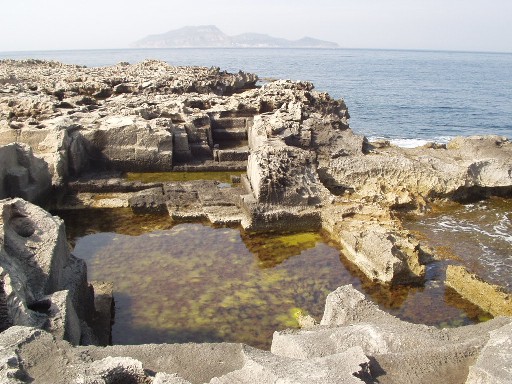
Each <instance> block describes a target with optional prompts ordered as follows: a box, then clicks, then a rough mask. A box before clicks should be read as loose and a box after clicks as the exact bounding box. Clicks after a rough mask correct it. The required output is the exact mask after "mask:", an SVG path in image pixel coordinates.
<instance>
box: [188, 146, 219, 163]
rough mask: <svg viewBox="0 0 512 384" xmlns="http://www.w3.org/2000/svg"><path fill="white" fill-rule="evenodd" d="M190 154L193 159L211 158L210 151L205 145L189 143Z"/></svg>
mask: <svg viewBox="0 0 512 384" xmlns="http://www.w3.org/2000/svg"><path fill="white" fill-rule="evenodd" d="M189 146H190V153H191V154H192V156H194V157H195V158H199V159H209V160H211V159H212V158H213V155H212V149H211V148H210V146H209V145H208V144H207V143H189Z"/></svg>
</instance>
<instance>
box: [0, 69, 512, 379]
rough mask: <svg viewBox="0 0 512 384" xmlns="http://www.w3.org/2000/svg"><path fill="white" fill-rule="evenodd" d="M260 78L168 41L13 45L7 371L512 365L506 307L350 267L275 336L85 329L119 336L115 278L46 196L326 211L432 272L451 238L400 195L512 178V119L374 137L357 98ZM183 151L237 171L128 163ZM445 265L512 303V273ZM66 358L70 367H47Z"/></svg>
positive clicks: (213, 208)
mask: <svg viewBox="0 0 512 384" xmlns="http://www.w3.org/2000/svg"><path fill="white" fill-rule="evenodd" d="M257 81H258V78H257V76H256V75H253V74H247V73H243V72H239V73H237V74H230V73H226V72H223V71H220V70H219V69H218V68H199V67H172V66H170V65H168V64H166V63H163V62H158V61H145V62H142V63H139V64H135V65H130V64H128V63H120V64H118V65H116V66H112V67H103V68H85V67H80V66H75V65H65V64H61V63H57V62H46V61H38V60H27V61H11V60H6V61H1V62H0V145H1V146H0V160H1V162H0V178H1V179H2V183H1V184H0V198H1V199H4V200H1V201H0V205H1V207H2V225H1V230H2V234H3V235H2V249H1V253H2V255H1V256H2V257H1V263H0V268H1V271H0V276H1V278H2V281H3V295H2V297H0V298H1V300H0V304H1V305H0V309H1V310H2V311H3V313H2V315H1V316H0V318H1V319H2V320H3V322H2V329H5V331H4V332H2V334H0V339H2V342H1V343H0V345H2V346H3V349H2V351H3V352H2V355H3V356H4V360H3V361H4V362H5V363H4V364H3V366H2V368H1V369H0V375H3V377H4V380H6V381H5V382H13V383H16V382H26V381H28V380H31V379H35V380H36V381H38V382H54V383H58V382H83V383H93V382H94V383H103V382H105V383H110V382H134V383H135V382H140V383H142V382H153V383H185V382H192V383H202V382H208V381H210V380H211V382H212V383H232V382H240V383H242V382H247V383H252V382H268V383H274V382H281V381H280V380H284V381H290V382H291V381H293V382H301V383H302V382H304V383H313V382H318V383H330V382H333V383H334V382H336V383H339V382H347V383H350V382H354V383H356V382H366V383H373V382H376V380H378V382H381V383H402V382H403V383H410V382H416V383H422V382H425V383H426V382H429V383H432V382H439V383H463V382H466V383H477V382H478V383H481V382H489V383H506V382H508V381H510V380H511V377H510V373H509V372H510V355H511V354H512V352H511V348H512V339H511V338H510V324H511V321H512V319H510V318H506V317H497V318H496V319H494V320H491V321H489V322H487V323H484V324H479V325H475V326H467V327H461V328H459V329H453V330H437V329H435V328H433V327H426V326H421V325H412V324H409V323H406V322H403V321H400V320H398V319H396V318H394V317H392V316H390V315H386V314H385V313H383V312H380V311H379V310H378V309H377V308H376V307H375V306H374V305H373V304H371V303H370V302H368V301H366V300H364V298H362V297H361V294H359V293H358V292H357V291H355V290H354V289H353V288H351V287H341V288H339V289H338V290H337V291H336V292H333V293H332V294H331V295H330V296H329V298H328V300H327V304H326V309H325V313H324V318H323V319H322V321H321V323H320V324H319V325H314V321H312V319H304V322H303V323H304V328H303V330H301V331H299V332H291V333H290V332H278V333H276V334H275V335H274V339H273V343H272V351H271V352H263V351H259V350H256V349H252V348H249V347H246V346H243V345H236V344H218V345H214V344H211V345H210V344H205V345H182V346H180V345H162V346H133V347H123V346H112V347H107V348H100V347H94V346H91V345H93V344H99V345H106V344H107V343H108V336H105V332H104V330H103V331H102V330H101V329H97V324H100V323H101V324H108V321H109V320H108V319H109V311H110V307H109V306H110V305H111V290H112V287H111V286H109V285H108V284H103V283H100V282H95V283H90V282H88V281H87V272H86V266H85V263H84V262H83V261H81V260H80V259H77V258H75V257H74V256H73V255H72V254H71V253H70V252H69V249H68V247H67V244H66V242H65V234H64V227H63V223H62V221H61V220H60V219H58V218H56V217H53V216H51V215H50V214H48V213H47V212H46V211H45V210H44V209H43V208H40V207H38V206H37V205H34V204H32V203H36V204H39V205H40V206H42V207H44V208H47V209H49V208H68V209H69V208H73V209H81V208H84V207H110V208H114V207H131V208H132V209H133V210H134V211H136V212H166V213H168V214H169V215H170V216H171V217H172V218H173V219H174V220H209V221H210V222H212V223H214V224H217V225H241V226H242V227H243V228H244V229H245V230H248V231H298V230H309V231H311V230H324V231H326V232H327V233H329V235H330V236H331V237H332V238H333V239H334V240H335V241H337V242H338V243H339V244H341V245H342V246H343V249H344V253H345V254H346V256H347V258H348V259H349V260H350V261H351V262H352V263H354V264H355V265H356V266H357V267H358V268H359V269H360V270H361V271H362V272H363V273H364V274H365V275H366V276H367V277H368V278H369V279H370V280H372V281H375V282H376V283H379V284H389V285H396V284H406V285H407V284H421V283H422V282H423V281H424V279H425V270H426V266H427V265H428V264H429V263H430V262H432V261H433V260H435V259H436V258H438V255H436V252H435V251H433V250H432V249H431V248H429V247H428V244H424V243H422V242H420V241H418V240H417V239H415V238H414V236H412V234H411V233H409V232H408V231H406V230H405V229H404V228H403V227H402V225H401V223H400V220H399V219H398V218H397V215H396V211H397V210H414V211H417V212H422V211H425V210H427V209H428V207H429V206H430V204H431V203H432V202H434V201H439V200H443V199H445V200H455V201H470V200H472V199H481V198H485V197H487V196H494V195H498V196H504V197H510V196H511V195H512V143H511V142H509V140H508V139H507V138H504V137H497V136H484V137H460V138H456V139H454V140H452V141H451V142H449V143H448V144H447V145H438V144H430V145H427V146H425V147H422V148H416V149H403V148H397V147H394V146H391V145H389V143H387V142H385V141H380V142H376V143H369V142H368V140H367V139H366V138H365V137H363V136H360V135H356V134H354V133H353V132H352V130H351V129H350V127H349V125H348V119H349V114H348V110H347V107H346V105H345V103H344V102H343V100H334V99H332V98H331V97H330V96H329V95H328V94H325V93H320V92H317V91H315V90H314V89H313V85H312V84H311V83H308V82H292V81H287V80H279V81H274V82H270V83H266V84H263V85H258V83H257ZM178 170H179V171H188V172H193V171H218V170H226V171H230V172H233V175H236V176H235V177H233V178H232V182H233V183H232V186H231V187H229V188H228V187H226V186H225V185H223V183H220V182H218V181H201V180H196V181H187V182H152V183H145V182H136V181H128V180H126V179H124V178H123V177H121V175H122V173H124V172H166V171H178ZM241 171H246V173H243V174H242V175H241V176H240V172H241ZM449 276H450V278H449V280H448V282H447V284H449V285H450V286H451V287H452V288H453V289H455V290H457V291H458V292H459V293H460V294H461V295H462V296H464V297H465V298H466V299H468V300H469V301H472V302H474V303H475V304H476V305H479V306H481V307H485V308H484V309H485V310H489V308H492V312H491V313H492V314H493V315H494V316H500V315H505V316H511V315H512V310H511V308H512V297H511V293H510V292H504V291H503V290H502V289H501V288H500V287H494V286H491V285H490V284H487V283H485V282H483V281H481V280H480V279H478V278H476V277H474V276H472V275H471V274H470V273H469V272H468V271H460V270H455V269H451V271H450V273H449ZM471 286H474V288H473V289H471V288H470V287H471ZM482 287H485V288H482ZM482 291H485V292H486V294H485V296H486V301H485V302H482V300H481V298H479V296H480V292H482ZM109 298H110V299H109ZM489 303H491V304H489ZM105 319H107V320H105ZM64 340H65V341H64ZM413 341H414V342H413ZM72 345H81V347H72ZM88 345H89V346H88ZM497 345H503V347H502V351H501V352H500V353H501V354H500V355H499V356H496V355H495V354H494V352H493V351H494V349H493V348H497ZM43 346H45V347H44V348H43ZM46 349H47V350H51V351H53V354H52V356H51V357H50V356H48V353H47V352H45V353H43V351H44V350H46ZM161 356H167V358H163V357H161ZM507 356H508V357H507ZM173 359H174V360H173ZM500 359H502V360H500ZM180 361H181V362H182V363H180ZM52 364H58V366H59V369H58V370H56V371H55V372H53V373H50V372H48V370H47V369H46V368H45V367H49V366H52ZM180 364H181V365H180ZM200 365H201V366H204V369H203V368H202V369H198V367H199V366H200ZM196 370H197V372H192V371H196ZM157 372H160V373H158V374H157ZM507 372H508V373H507ZM51 374H53V376H49V375H51ZM173 374H178V375H179V376H181V377H178V376H176V375H173ZM256 377H258V378H256ZM315 378H317V379H315ZM119 380H121V381H119ZM122 380H124V381H122ZM284 381H283V382H284Z"/></svg>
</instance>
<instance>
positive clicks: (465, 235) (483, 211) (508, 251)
mask: <svg viewBox="0 0 512 384" xmlns="http://www.w3.org/2000/svg"><path fill="white" fill-rule="evenodd" d="M404 225H405V226H406V227H407V228H408V229H410V230H413V231H417V232H419V233H420V234H421V235H423V236H425V237H426V238H427V240H428V242H429V243H430V244H431V245H432V246H434V247H437V248H438V249H440V251H441V253H443V254H445V255H453V256H454V258H456V259H458V260H459V261H460V262H462V263H463V264H464V265H465V266H467V267H468V268H469V269H470V270H471V271H472V272H474V273H476V274H477V275H479V276H480V277H481V278H483V279H484V280H486V281H489V282H491V283H494V284H498V285H501V286H503V287H504V288H505V289H507V290H508V291H512V278H511V276H512V200H511V199H502V198H492V199H489V200H485V201H481V202H478V203H475V204H467V205H459V204H456V205H455V204H454V205H450V206H446V207H442V208H439V209H437V210H435V211H434V212H432V213H430V214H428V215H426V216H424V217H420V218H417V217H409V218H407V219H406V220H405V221H404Z"/></svg>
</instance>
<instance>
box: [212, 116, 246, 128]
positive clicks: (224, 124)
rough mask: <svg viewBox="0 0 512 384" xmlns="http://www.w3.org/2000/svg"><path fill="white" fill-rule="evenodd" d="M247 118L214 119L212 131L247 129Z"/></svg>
mask: <svg viewBox="0 0 512 384" xmlns="http://www.w3.org/2000/svg"><path fill="white" fill-rule="evenodd" d="M247 120H248V118H247V117H222V118H218V119H212V120H211V124H212V129H213V130H214V131H215V130H216V129H229V128H247Z"/></svg>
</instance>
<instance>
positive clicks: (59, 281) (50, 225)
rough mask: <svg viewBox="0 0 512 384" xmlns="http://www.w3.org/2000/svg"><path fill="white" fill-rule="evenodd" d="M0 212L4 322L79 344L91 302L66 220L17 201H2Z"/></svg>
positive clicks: (84, 274) (91, 306)
mask: <svg viewBox="0 0 512 384" xmlns="http://www.w3.org/2000/svg"><path fill="white" fill-rule="evenodd" d="M0 212H1V214H2V217H1V222H0V236H1V237H0V240H1V243H0V245H1V248H0V255H1V257H0V277H1V283H2V286H3V291H4V292H5V297H4V300H5V303H3V306H4V307H5V308H6V310H7V314H6V319H5V322H6V323H8V325H12V324H14V325H25V326H35V327H39V328H43V329H47V330H49V331H50V332H52V333H53V334H55V335H56V336H58V337H60V338H63V339H66V340H68V341H70V342H71V343H73V344H78V343H79V342H80V338H81V336H82V333H85V332H87V331H88V330H87V326H86V324H85V323H84V321H86V320H88V314H89V313H91V311H94V303H93V301H92V300H93V296H92V291H91V289H90V287H89V285H88V283H87V269H86V266H85V262H84V261H83V260H80V259H77V258H75V257H74V256H72V255H70V253H69V249H68V245H67V240H66V234H65V229H64V222H63V221H62V220H61V219H59V218H58V217H55V216H52V215H50V214H49V213H47V212H46V211H44V210H43V209H42V208H39V207H38V206H35V205H33V204H30V203H28V202H26V201H24V200H22V199H19V198H16V199H6V200H0ZM80 320H82V322H81V321H80ZM3 328H5V326H4V327H3ZM82 328H84V329H82Z"/></svg>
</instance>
